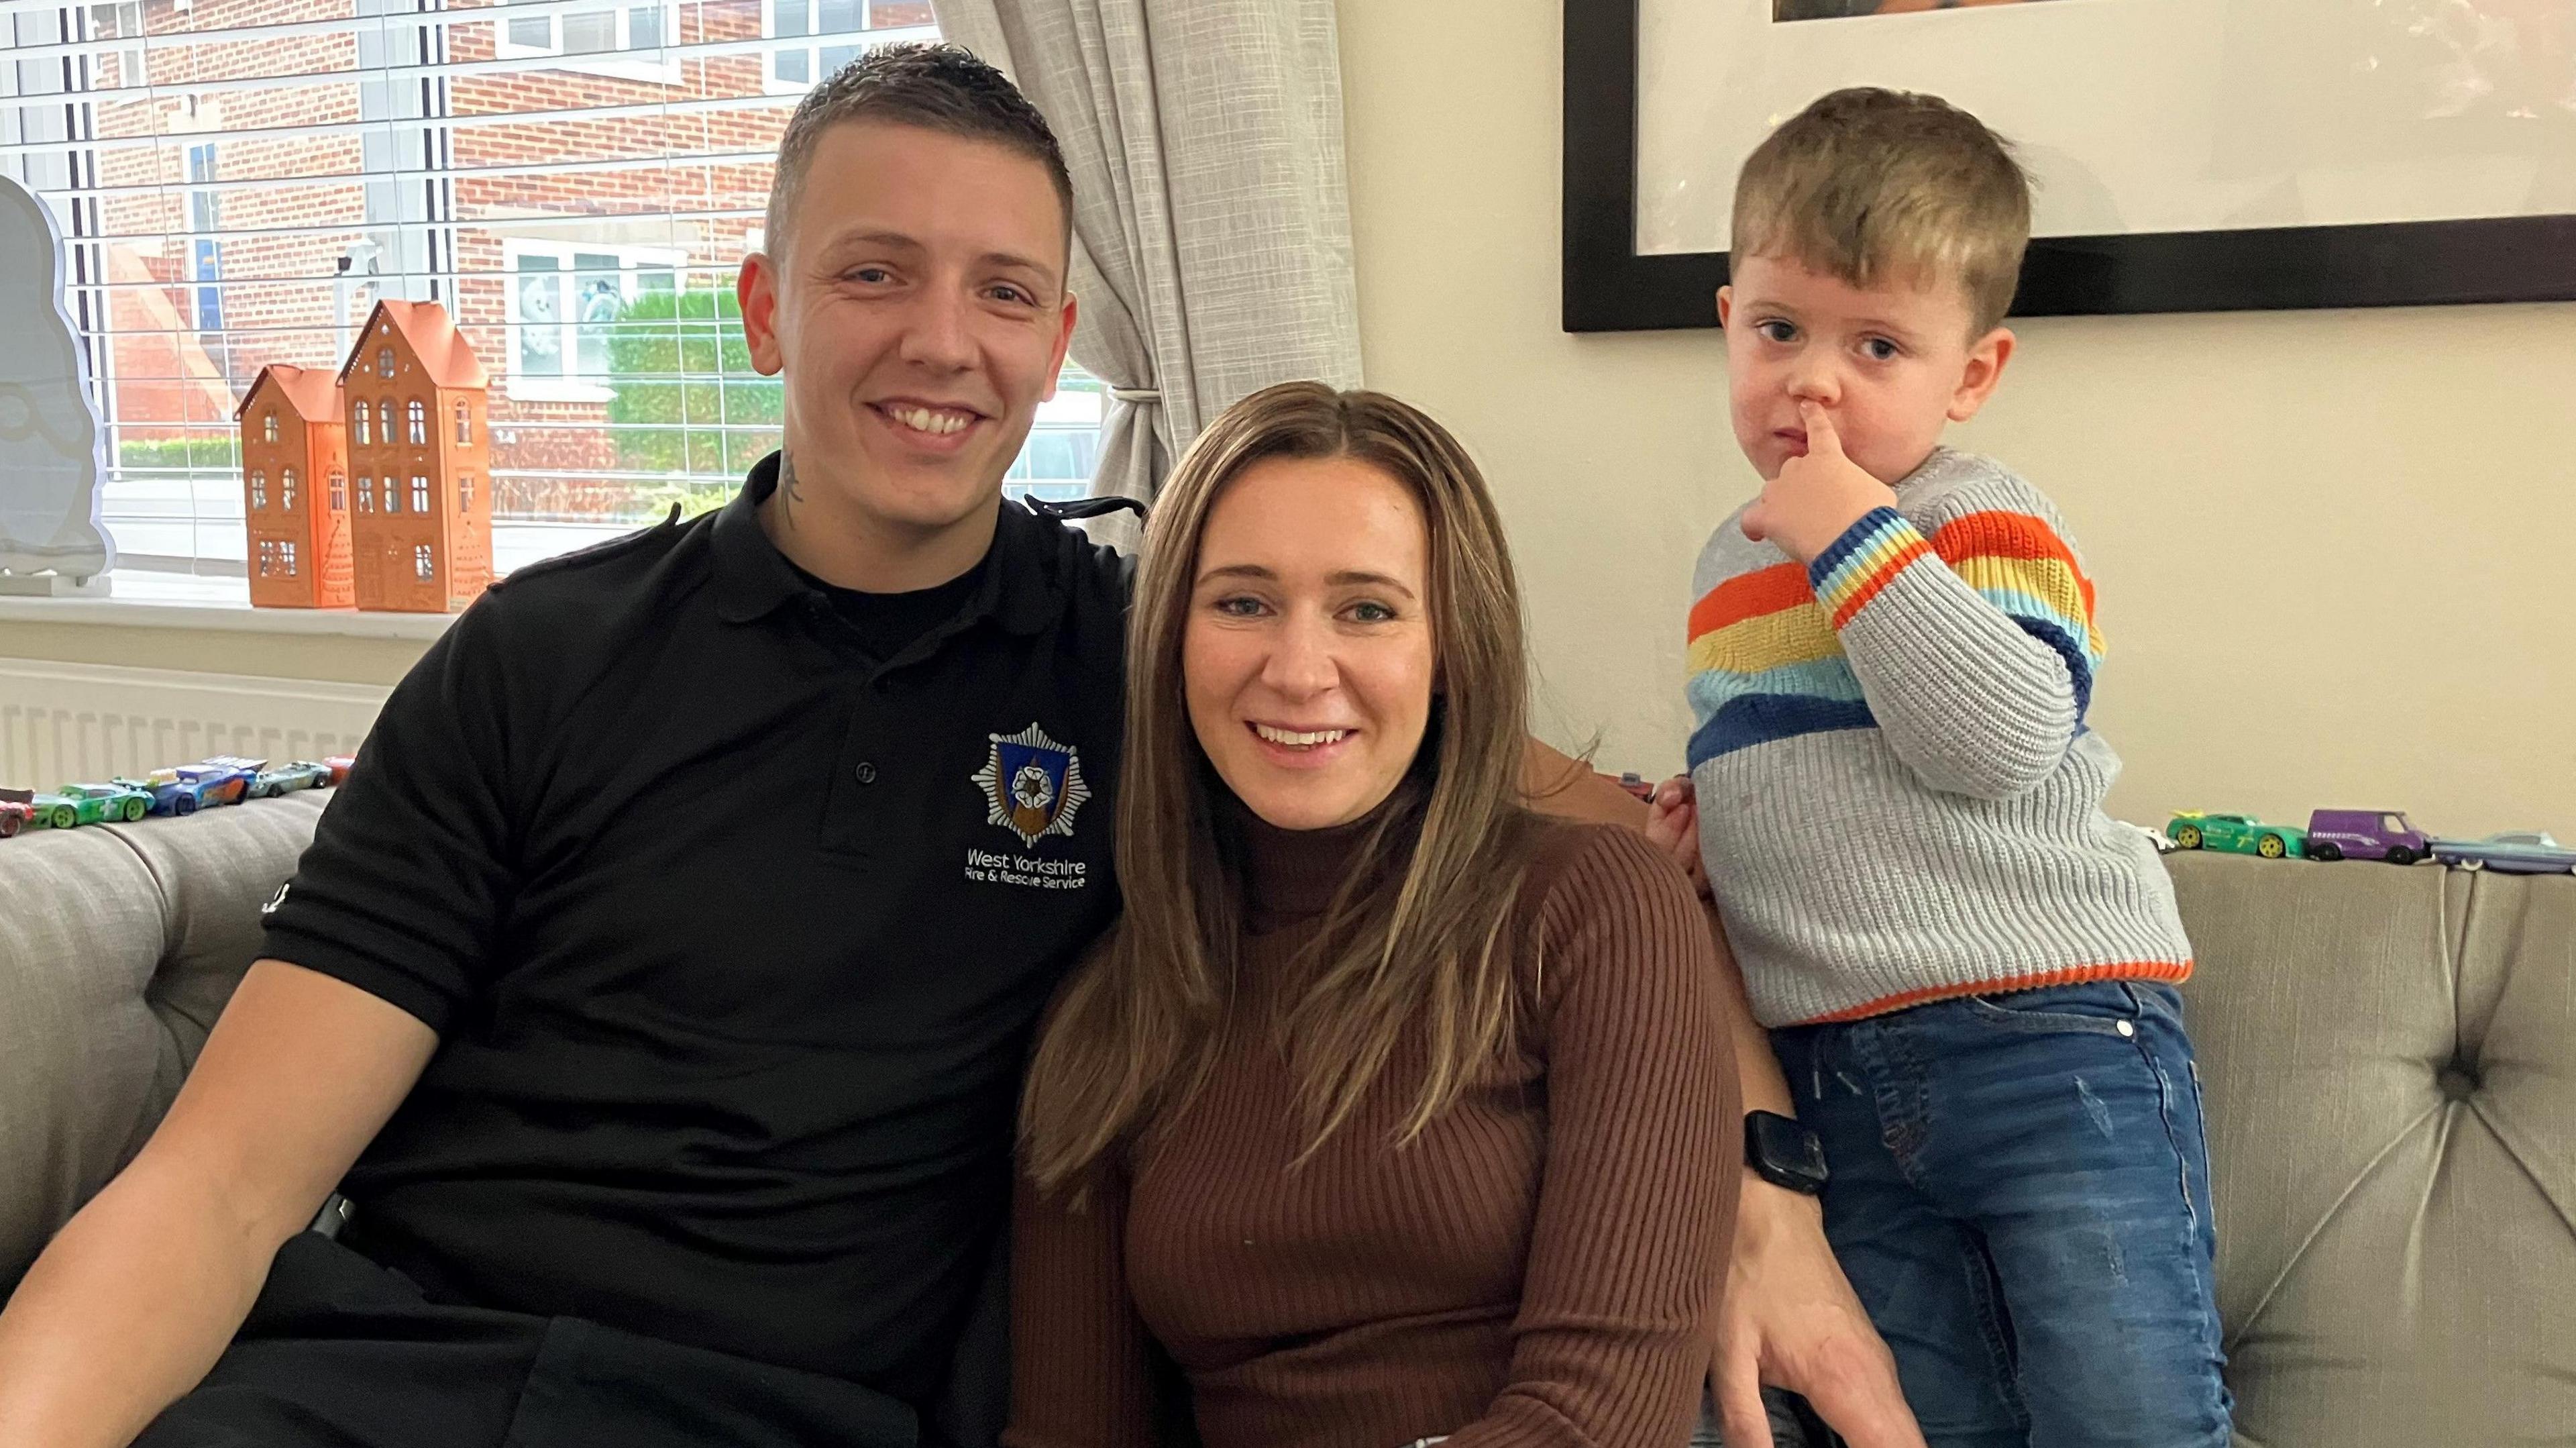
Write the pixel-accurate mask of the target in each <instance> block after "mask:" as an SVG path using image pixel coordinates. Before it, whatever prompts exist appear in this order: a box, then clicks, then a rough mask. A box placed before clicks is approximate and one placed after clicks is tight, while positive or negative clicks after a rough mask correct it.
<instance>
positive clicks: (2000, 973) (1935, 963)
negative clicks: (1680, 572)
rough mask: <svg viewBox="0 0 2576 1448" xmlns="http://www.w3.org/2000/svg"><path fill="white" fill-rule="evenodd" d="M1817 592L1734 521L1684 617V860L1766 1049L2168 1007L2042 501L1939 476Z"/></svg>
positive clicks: (1915, 485) (1985, 470) (2070, 562)
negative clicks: (1789, 1040)
mask: <svg viewBox="0 0 2576 1448" xmlns="http://www.w3.org/2000/svg"><path fill="white" fill-rule="evenodd" d="M1896 497H1897V503H1898V507H1897V508H1893V509H1890V508H1881V509H1879V510H1877V511H1875V512H1873V513H1871V514H1870V515H1869V516H1868V517H1865V518H1863V519H1861V520H1860V521H1859V522H1858V523H1856V524H1854V525H1853V526H1852V528H1851V530H1850V531H1849V532H1847V533H1845V534H1844V535H1843V536H1842V538H1841V539H1840V540H1839V541H1837V542H1836V543H1835V544H1834V545H1833V546H1832V547H1831V548H1828V549H1827V550H1825V552H1824V553H1823V554H1821V555H1819V556H1818V557H1817V559H1816V561H1815V563H1814V564H1813V566H1810V567H1801V566H1800V565H1799V564H1798V563H1797V562H1796V561H1794V560H1792V559H1790V558H1789V557H1788V555H1786V554H1784V553H1782V552H1781V551H1780V550H1779V549H1778V548H1777V547H1775V546H1773V545H1772V544H1769V543H1755V542H1752V541H1750V540H1748V539H1746V538H1745V536H1744V535H1743V533H1742V532H1741V531H1740V530H1739V529H1738V528H1737V526H1736V520H1735V519H1733V518H1730V519H1728V520H1727V521H1726V522H1725V523H1724V524H1722V525H1721V526H1720V527H1719V528H1718V530H1717V533H1716V536H1714V537H1712V538H1711V539H1709V542H1708V546H1707V548H1705V549H1703V550H1702V551H1701V553H1700V559H1699V569H1698V573H1697V576H1696V578H1695V580H1694V583H1693V587H1692V592H1693V594H1694V595H1695V596H1696V597H1697V598H1698V600H1699V601H1698V602H1697V603H1696V604H1694V605H1693V606H1692V608H1691V615H1690V669H1691V674H1690V702H1691V717H1692V721H1693V724H1694V728H1693V730H1692V733H1691V741H1690V772H1691V778H1692V780H1693V782H1694V783H1695V784H1696V786H1697V788H1698V794H1699V818H1700V853H1701V856H1702V858H1703V859H1704V861H1705V862H1706V865H1707V868H1708V878H1709V882H1710V884H1711V885H1712V886H1713V887H1714V888H1715V891H1716V894H1717V901H1718V907H1719V910H1720V913H1721V914H1722V915H1723V916H1724V918H1725V921H1726V931H1727V938H1728V941H1729V943H1731V944H1732V945H1733V947H1734V949H1735V955H1736V959H1737V960H1738V961H1739V962H1740V963H1741V964H1742V966H1743V969H1744V981H1745V985H1746V987H1747V988H1748V989H1749V990H1750V992H1751V994H1752V998H1753V1011H1754V1014H1755V1015H1756V1016H1757V1017H1759V1018H1760V1019H1761V1021H1762V1023H1763V1024H1764V1025H1766V1026H1775V1027H1776V1026H1786V1025H1798V1024H1807V1023H1813V1022H1819V1021H1838V1020H1857V1019H1859V1018H1861V1017H1864V1016H1872V1015H1880V1014H1884V1013H1886V1012H1888V1011H1893V1010H1899V1009H1902V1008H1904V1007H1906V1006H1911V1005H1917V1004H1920V1003H1922V1002H1925V1001H1930V1000H1937V999H1940V998H1942V997H1946V996H1959V995H1982V994H1987V993H1991V992H1999V991H2011V990H2026V989H2031V988H2034V987H2038V986H2044V985H2065V984H2071V983H2073V982H2076V981H2086V980H2107V979H2148V980H2166V981H2174V980H2181V979H2182V978H2184V977H2185V976H2187V975H2189V974H2190V973H2191V943H2190V941H2189V940H2188V939H2187V938H2186V937H2185V936H2184V934H2183V928H2182V919H2181V916H2180V915H2179V914H2177V913H2176V911H2175V909H2174V897H2173V887H2172V884H2171V882H2170V881H2168V880H2167V878H2166V876H2165V871H2164V866H2163V864H2162V863H2161V862H2160V861H2159V860H2158V859H2157V858H2156V851H2155V846H2154V845H2153V844H2152V843H2151V842H2150V841H2148V840H2147V839H2146V838H2145V837H2144V836H2142V835H2140V834H2139V833H2138V832H2137V831H2135V830H2132V829H2130V828H2128V827H2127V826H2124V825H2118V824H2114V823H2113V822H2112V821H2111V819H2110V818H2109V817H2108V816H2106V815H2105V814H2104V813H2103V812H2102V796H2103V794H2104V793H2105V792H2106V791H2108V790H2109V788H2110V786H2111V781H2112V780H2113V779H2114V778H2116V777H2117V776H2118V774H2119V769H2120V761H2119V757H2118V756H2117V755H2115V754H2113V753H2112V752H2111V747H2110V746H2109V745H2108V744H2106V743H2104V742H2103V741H2102V738H2101V736H2099V735H2097V734H2095V733H2093V732H2092V731H2091V730H2089V729H2087V728H2086V727H2085V724H2084V714H2085V709H2086V706H2087V704H2088V703H2089V702H2090V700H2091V697H2092V692H2093V677H2094V671H2095V669H2096V668H2097V667H2098V666H2099V665H2100V663H2101V658H2102V638H2101V634H2100V633H2099V632H2098V631H2097V630H2096V629H2095V628H2094V626H2093V585H2092V583H2091V581H2090V580H2088V579H2087V578H2086V577H2085V574H2084V566H2083V564H2082V562H2081V561H2080V560H2079V559H2078V558H2077V556H2076V553H2075V550H2074V548H2073V546H2072V545H2070V544H2069V543H2068V542H2067V540H2066V536H2065V529H2064V528H2063V527H2061V526H2060V524H2059V521H2058V516H2057V510H2056V509H2055V508H2054V507H2052V506H2051V505H2050V503H2049V501H2048V500H2047V499H2046V498H2045V497H2043V496H2041V495H2040V493H2039V490H2038V489H2036V488H2033V487H2032V486H2031V485H2030V484H2028V483H2026V482H2024V481H2022V480H2021V479H2020V478H2019V477H2016V476H2014V475H2013V474H2012V473H2010V472H2008V471H2006V470H2005V469H2004V468H2002V467H2001V466H1999V465H1997V464H1995V463H1993V462H1991V461H1989V460H1987V459H1985V458H1980V457H1974V456H1971V455H1968V454H1965V453H1958V452H1952V451H1950V450H1948V449H1946V448H1945V449H1940V450H1938V451H1935V452H1934V453H1933V454H1932V456H1931V457H1930V458H1929V459H1927V460H1926V461H1925V462H1924V464H1923V466H1921V467H1920V468H1917V469H1916V470H1915V471H1914V472H1913V473H1912V474H1911V475H1910V476H1908V477H1907V478H1906V479H1905V480H1904V481H1903V482H1900V483H1898V484H1897V486H1896Z"/></svg>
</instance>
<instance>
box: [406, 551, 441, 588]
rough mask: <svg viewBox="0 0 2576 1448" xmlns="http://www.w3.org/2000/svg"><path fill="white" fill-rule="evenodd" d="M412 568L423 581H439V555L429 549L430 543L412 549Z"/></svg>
mask: <svg viewBox="0 0 2576 1448" xmlns="http://www.w3.org/2000/svg"><path fill="white" fill-rule="evenodd" d="M411 568H412V572H413V573H415V574H417V575H419V577H420V581H421V582H423V583H436V582H437V581H438V556H437V555H436V554H434V553H432V552H430V551H429V545H428V544H426V543H423V544H421V545H419V546H418V547H415V548H413V549H412V550H411Z"/></svg>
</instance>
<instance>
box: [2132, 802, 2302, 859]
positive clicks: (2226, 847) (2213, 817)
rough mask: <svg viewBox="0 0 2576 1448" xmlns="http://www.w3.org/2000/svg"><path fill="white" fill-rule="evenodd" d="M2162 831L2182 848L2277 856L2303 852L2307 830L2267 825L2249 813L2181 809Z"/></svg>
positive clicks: (2267, 857) (2267, 856)
mask: <svg viewBox="0 0 2576 1448" xmlns="http://www.w3.org/2000/svg"><path fill="white" fill-rule="evenodd" d="M2165 834H2166V835H2167V836H2168V837H2170V838H2171V839H2172V840H2173V842H2174V843H2175V844H2177V845H2180V846H2182V847H2183V848H2184V849H2186V850H2222V851H2225V852H2227V853H2229V854H2236V855H2261V856H2262V857H2263V858H2264V859H2267V860H2281V859H2287V858H2288V857H2290V856H2292V855H2296V854H2301V853H2303V852H2305V850H2306V848H2307V843H2308V832H2307V831H2305V830H2303V829H2300V828H2299V827H2297V826H2296V825H2267V824H2265V823H2263V822H2262V821H2261V820H2258V819H2256V818H2254V817H2253V816H2252V815H2241V814H2204V813H2202V812H2200V811H2199V810H2185V811H2183V812H2182V813H2181V814H2178V815H2175V816H2174V817H2173V820H2172V822H2171V823H2169V824H2167V825H2166V826H2165Z"/></svg>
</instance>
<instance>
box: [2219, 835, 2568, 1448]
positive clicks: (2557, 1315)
mask: <svg viewBox="0 0 2576 1448" xmlns="http://www.w3.org/2000/svg"><path fill="white" fill-rule="evenodd" d="M2171 865H2172V873H2173V876H2174V880H2175V885H2176V888H2177V892H2178V894H2179V897H2180V899H2181V901H2182V905H2183V914H2184V918H2185V921H2186V923H2187V924H2188V925H2189V927H2190V930H2191V935H2192V939H2193V941H2194V943H2195V945H2196V947H2197V949H2198V952H2199V971H2198V974H2197V975H2196V976H2195V977H2194V978H2193V980H2192V982H2191V983H2190V984H2189V985H2188V986H2187V987H2186V988H2185V993H2186V995H2187V997H2188V999H2189V1008H2190V1024H2191V1029H2192V1035H2193V1039H2194V1041H2195V1042H2196V1044H2197V1045H2198V1048H2199V1051H2200V1058H2201V1062H2202V1067H2203V1075H2204V1078H2205V1082H2206V1093H2205V1094H2206V1097H2207V1106H2208V1117H2209V1124H2210V1154H2211V1158H2212V1163H2213V1170H2214V1172H2215V1182H2214V1184H2213V1185H2214V1191H2215V1194H2216V1196H2217V1209H2218V1256H2219V1299H2220V1300H2219V1310H2220V1315H2221V1317H2222V1318H2223V1320H2224V1321H2225V1323H2226V1331H2227V1350H2228V1353H2229V1356H2230V1358H2231V1363H2230V1366H2229V1369H2228V1377H2229V1380H2230V1382H2231V1383H2232V1384H2233V1385H2234V1387H2235V1389H2236V1395H2237V1411H2238V1417H2237V1436H2238V1442H2239V1443H2240V1444H2244V1445H2258V1448H2288V1445H2318V1448H2324V1445H2335V1448H2346V1445H2364V1448H2366V1445H2378V1444H2386V1445H2392V1448H2394V1445H2400V1444H2403V1445H2407V1448H2415V1445H2421V1444H2426V1443H2493V1444H2503V1443H2536V1442H2541V1441H2550V1442H2563V1441H2565V1435H2566V1434H2567V1433H2568V1432H2569V1430H2570V1429H2571V1427H2576V1373H2571V1371H2570V1362H2571V1359H2570V1358H2569V1357H2568V1347H2567V1345H2568V1344H2570V1343H2576V1133H2571V1130H2570V1127H2569V1123H2570V1122H2571V1121H2576V879H2570V878H2567V877H2564V876H2559V877H2544V878H2515V877H2511V876H2502V875H2494V874H2476V875H2472V874H2464V873H2456V872H2451V871H2445V870H2442V869H2438V868H2434V867H2431V866H2424V867H2417V868H2411V869H2398V868H2392V867H2389V866H2384V865H2379V864H2360V863H2345V864H2333V865H2316V864H2308V863H2304V862H2269V861H2260V860H2252V859H2246V858H2225V857H2216V856H2206V855H2182V856H2176V857H2174V859H2173V860H2172V861H2171Z"/></svg>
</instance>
